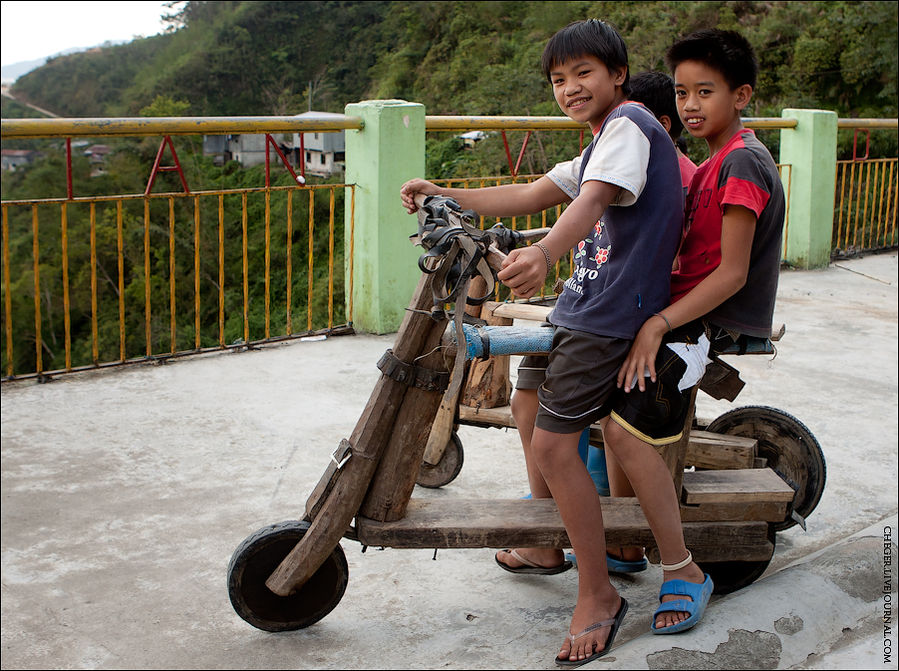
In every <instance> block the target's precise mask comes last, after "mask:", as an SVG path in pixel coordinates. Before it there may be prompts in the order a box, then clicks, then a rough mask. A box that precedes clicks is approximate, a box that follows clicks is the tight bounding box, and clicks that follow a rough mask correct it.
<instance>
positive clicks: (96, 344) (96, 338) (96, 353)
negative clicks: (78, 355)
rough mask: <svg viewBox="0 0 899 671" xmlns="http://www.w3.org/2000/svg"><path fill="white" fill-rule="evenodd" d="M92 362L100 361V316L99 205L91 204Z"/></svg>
mask: <svg viewBox="0 0 899 671" xmlns="http://www.w3.org/2000/svg"><path fill="white" fill-rule="evenodd" d="M90 226H91V232H90V236H91V361H93V363H94V365H96V364H97V363H98V362H99V361H100V333H99V322H98V320H99V314H98V306H97V204H96V203H91V208H90Z"/></svg>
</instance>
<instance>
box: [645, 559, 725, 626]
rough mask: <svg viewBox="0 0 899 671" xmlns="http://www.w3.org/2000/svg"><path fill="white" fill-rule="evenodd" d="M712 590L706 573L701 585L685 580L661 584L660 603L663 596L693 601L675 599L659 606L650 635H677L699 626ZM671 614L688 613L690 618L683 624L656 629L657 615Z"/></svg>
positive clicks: (654, 614) (710, 581)
mask: <svg viewBox="0 0 899 671" xmlns="http://www.w3.org/2000/svg"><path fill="white" fill-rule="evenodd" d="M714 588H715V585H714V584H713V583H712V578H711V576H709V574H708V573H706V574H705V582H703V583H702V584H701V585H699V584H697V583H695V582H687V581H686V580H667V581H666V582H663V583H662V588H661V589H660V590H659V600H660V601H661V599H662V597H663V596H667V595H669V594H674V595H677V596H688V597H690V598H691V599H693V600H692V601H687V600H686V599H675V600H674V601H666V602H665V603H663V604H662V605H661V606H659V607H658V609H656V612H655V613H653V616H652V633H653V634H677V633H678V632H681V631H686V630H687V629H690V628H692V627H694V626H696V625H697V624H699V621H700V620H701V619H702V615H703V613H705V607H706V606H707V605H708V604H709V599H711V598H712V590H713V589H714ZM671 612H674V613H689V614H690V617H688V618H687V619H686V620H684V621H683V622H678V623H677V624H672V625H671V626H670V627H659V628H656V618H657V617H658V615H659V613H671Z"/></svg>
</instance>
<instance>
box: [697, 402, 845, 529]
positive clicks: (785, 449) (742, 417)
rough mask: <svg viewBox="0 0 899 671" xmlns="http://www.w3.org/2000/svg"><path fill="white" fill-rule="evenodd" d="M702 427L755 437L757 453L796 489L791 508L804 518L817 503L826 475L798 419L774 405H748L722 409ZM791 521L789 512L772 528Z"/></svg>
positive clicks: (813, 443)
mask: <svg viewBox="0 0 899 671" xmlns="http://www.w3.org/2000/svg"><path fill="white" fill-rule="evenodd" d="M706 430H707V431H711V432H713V433H723V434H727V435H730V436H745V437H747V438H755V439H756V440H757V441H758V452H757V456H759V457H764V458H765V459H766V460H767V466H768V468H770V469H772V470H773V471H774V472H775V473H777V474H778V475H779V476H780V477H781V478H782V479H783V480H784V481H785V482H786V483H787V484H788V485H790V486H791V487H792V488H793V489H794V490H795V491H796V496H795V497H794V498H793V505H792V510H793V511H795V512H796V513H797V514H798V515H800V516H801V517H802V518H803V519H804V518H807V517H808V516H809V515H810V514H811V513H812V511H813V510H814V509H815V506H817V505H818V501H820V500H821V494H822V493H823V492H824V483H825V480H826V479H827V467H826V465H825V463H824V452H823V451H822V450H821V445H820V444H819V443H818V440H817V439H816V438H815V436H814V435H813V434H812V432H811V431H809V429H808V427H807V426H805V424H803V423H802V422H800V421H799V420H798V419H796V418H795V417H793V416H792V415H790V414H788V413H786V412H784V411H783V410H778V409H777V408H769V407H767V406H761V405H749V406H746V407H743V408H737V409H735V410H730V411H729V412H725V413H724V414H723V415H721V416H720V417H718V418H716V419H715V420H713V421H712V423H711V424H709V425H708V427H707V429H706ZM794 524H796V520H795V519H794V518H793V517H792V516H790V517H787V518H786V519H785V520H784V521H783V522H776V523H774V529H775V530H777V531H783V530H784V529H789V528H790V527H791V526H793V525H794Z"/></svg>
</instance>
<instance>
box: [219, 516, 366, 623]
mask: <svg viewBox="0 0 899 671" xmlns="http://www.w3.org/2000/svg"><path fill="white" fill-rule="evenodd" d="M308 529H309V523H308V522H295V521H291V522H280V523H278V524H271V525H269V526H267V527H263V528H262V529H259V530H258V531H256V532H255V533H254V534H252V535H250V536H248V537H247V539H246V540H244V542H243V543H241V544H240V545H239V546H238V548H237V549H236V550H235V551H234V554H233V555H232V556H231V562H230V563H229V564H228V596H229V597H230V598H231V605H232V606H233V607H234V610H235V611H236V612H237V614H238V615H240V617H241V618H243V619H244V620H245V621H247V622H248V623H250V624H251V625H253V626H254V627H256V628H258V629H262V630H264V631H294V630H296V629H303V628H304V627H308V626H309V625H311V624H315V623H316V622H318V621H319V620H321V619H322V618H323V617H324V616H325V615H327V614H328V613H330V612H331V611H332V610H334V608H335V607H336V606H337V604H338V602H339V601H340V599H341V598H342V597H343V594H344V592H345V591H346V586H347V581H348V580H349V567H348V566H347V561H346V556H345V555H344V553H343V549H342V548H341V547H340V545H338V546H337V547H336V548H334V550H333V552H331V554H330V555H328V558H327V559H326V560H325V563H324V564H322V566H321V567H320V568H319V569H318V571H316V572H315V573H314V574H313V575H312V577H311V578H309V580H307V581H306V582H305V583H304V584H303V585H301V586H300V587H299V588H298V589H297V590H296V591H295V592H294V593H293V594H290V595H289V596H278V595H277V594H275V593H274V592H272V591H271V590H270V589H269V588H268V587H267V586H266V584H265V581H266V580H268V577H269V576H270V575H271V574H272V572H273V571H274V570H275V569H276V568H277V567H278V565H279V564H280V563H281V562H282V561H283V560H284V558H285V557H286V556H287V555H288V554H289V553H290V551H291V550H293V548H294V547H295V546H296V544H297V543H298V542H299V541H300V540H301V539H302V538H303V536H304V535H305V534H306V531H307V530H308Z"/></svg>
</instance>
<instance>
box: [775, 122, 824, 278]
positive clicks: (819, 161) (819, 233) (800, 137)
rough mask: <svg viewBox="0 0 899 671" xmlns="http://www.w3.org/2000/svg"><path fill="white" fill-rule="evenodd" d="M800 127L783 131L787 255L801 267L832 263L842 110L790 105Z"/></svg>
mask: <svg viewBox="0 0 899 671" xmlns="http://www.w3.org/2000/svg"><path fill="white" fill-rule="evenodd" d="M781 116H782V117H784V118H792V119H796V120H797V121H798V124H797V126H796V128H785V129H783V130H782V131H780V162H781V163H785V164H787V163H788V164H790V166H792V167H791V168H790V170H789V171H786V170H785V171H784V193H786V192H787V177H789V189H790V190H789V194H790V195H789V203H788V208H789V209H788V224H787V230H786V238H787V240H786V242H787V246H786V254H785V259H786V261H787V262H788V263H790V264H791V265H793V266H795V267H797V268H823V267H825V266H827V264H828V263H830V247H831V239H832V236H833V207H834V188H835V182H836V170H837V115H836V112H829V111H826V110H803V109H785V110H783V111H782V112H781Z"/></svg>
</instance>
